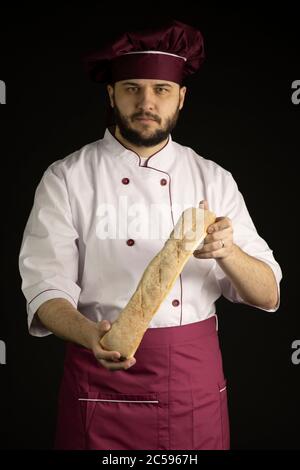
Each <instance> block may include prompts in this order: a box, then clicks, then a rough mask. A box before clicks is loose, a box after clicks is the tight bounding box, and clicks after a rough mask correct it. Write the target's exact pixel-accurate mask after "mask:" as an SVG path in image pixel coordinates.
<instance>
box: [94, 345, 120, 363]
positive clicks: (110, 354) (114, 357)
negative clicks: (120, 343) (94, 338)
mask: <svg viewBox="0 0 300 470" xmlns="http://www.w3.org/2000/svg"><path fill="white" fill-rule="evenodd" d="M95 357H96V359H97V360H98V361H100V360H101V359H105V360H106V361H119V359H120V358H121V354H120V353H119V352H118V351H106V350H105V349H102V348H101V347H100V348H99V350H98V351H97V352H96V354H95Z"/></svg>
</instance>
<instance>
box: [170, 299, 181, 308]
mask: <svg viewBox="0 0 300 470" xmlns="http://www.w3.org/2000/svg"><path fill="white" fill-rule="evenodd" d="M179 304H180V302H179V300H177V299H176V300H173V302H172V305H173V307H178V305H179Z"/></svg>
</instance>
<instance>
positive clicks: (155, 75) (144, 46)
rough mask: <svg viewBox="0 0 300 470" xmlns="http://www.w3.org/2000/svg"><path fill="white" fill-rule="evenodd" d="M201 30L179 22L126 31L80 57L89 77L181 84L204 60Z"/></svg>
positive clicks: (109, 80)
mask: <svg viewBox="0 0 300 470" xmlns="http://www.w3.org/2000/svg"><path fill="white" fill-rule="evenodd" d="M204 57H205V55H204V45H203V37H202V34H201V32H200V31H198V30H197V29H195V28H193V27H192V26H189V25H186V24H184V23H181V22H179V21H171V22H169V23H167V24H165V25H164V26H160V27H158V28H156V29H153V28H152V29H146V30H145V29H144V30H142V31H133V32H125V33H123V34H122V35H120V36H119V37H117V38H116V39H115V40H114V41H112V42H111V43H109V44H107V45H106V46H105V47H103V48H102V49H100V50H97V51H94V52H90V53H88V54H85V56H83V61H84V64H85V67H86V69H87V72H88V74H89V75H90V77H91V79H92V80H93V81H96V82H102V83H108V82H111V83H114V82H117V81H120V80H127V79H134V78H135V79H138V78H145V79H146V78H150V79H159V80H167V81H172V82H175V83H179V84H181V83H182V80H183V79H184V78H186V77H187V76H189V75H191V74H193V73H194V72H196V71H197V70H198V69H199V68H200V66H201V64H202V63H203V60H204Z"/></svg>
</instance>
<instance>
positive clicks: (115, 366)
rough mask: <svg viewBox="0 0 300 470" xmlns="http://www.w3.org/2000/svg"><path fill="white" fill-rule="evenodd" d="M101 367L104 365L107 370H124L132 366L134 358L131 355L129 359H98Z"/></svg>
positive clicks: (134, 361)
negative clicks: (114, 360)
mask: <svg viewBox="0 0 300 470" xmlns="http://www.w3.org/2000/svg"><path fill="white" fill-rule="evenodd" d="M99 362H100V363H101V364H102V365H103V367H105V368H106V369H108V370H111V371H115V370H126V369H129V368H130V367H132V366H133V365H134V364H135V363H136V360H135V359H134V358H133V357H132V358H130V359H126V360H125V361H122V362H120V361H119V362H110V361H106V360H105V359H100V361H99Z"/></svg>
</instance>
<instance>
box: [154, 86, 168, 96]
mask: <svg viewBox="0 0 300 470" xmlns="http://www.w3.org/2000/svg"><path fill="white" fill-rule="evenodd" d="M167 91H168V89H167V88H162V87H158V88H156V92H157V93H159V94H164V93H167Z"/></svg>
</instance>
